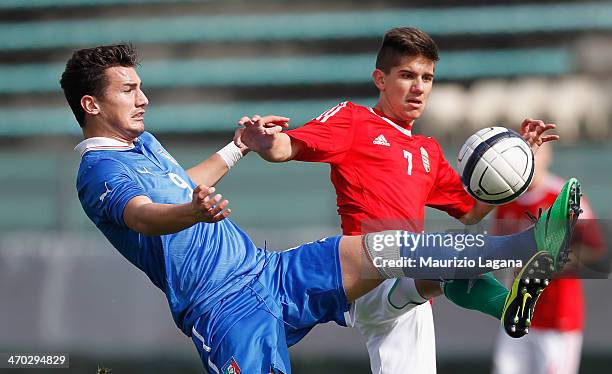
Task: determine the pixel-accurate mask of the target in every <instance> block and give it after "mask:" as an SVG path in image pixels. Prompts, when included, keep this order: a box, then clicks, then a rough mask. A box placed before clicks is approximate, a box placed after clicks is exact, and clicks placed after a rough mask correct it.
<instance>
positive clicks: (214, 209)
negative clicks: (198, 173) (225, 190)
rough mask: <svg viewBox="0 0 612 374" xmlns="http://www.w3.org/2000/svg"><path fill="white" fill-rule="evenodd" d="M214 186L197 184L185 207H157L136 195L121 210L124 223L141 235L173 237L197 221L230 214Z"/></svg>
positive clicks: (155, 204)
mask: <svg viewBox="0 0 612 374" xmlns="http://www.w3.org/2000/svg"><path fill="white" fill-rule="evenodd" d="M214 192H215V188H214V187H208V186H204V185H199V186H197V187H196V188H195V189H194V190H193V199H192V201H191V202H190V203H186V204H157V203H154V202H152V201H151V199H149V197H147V196H136V197H134V198H132V199H131V200H130V201H128V203H127V205H126V206H125V209H124V211H123V219H124V221H125V224H126V225H127V226H128V227H129V228H130V229H132V230H134V231H136V232H139V233H141V234H144V235H150V236H155V235H166V234H174V233H177V232H179V231H182V230H184V229H186V228H188V227H191V226H193V225H195V224H196V223H199V222H208V223H214V222H218V221H221V220H223V219H225V218H227V217H229V215H230V214H231V210H230V209H227V206H228V204H229V201H227V200H221V195H220V194H216V195H214V196H212V194H213V193H214Z"/></svg>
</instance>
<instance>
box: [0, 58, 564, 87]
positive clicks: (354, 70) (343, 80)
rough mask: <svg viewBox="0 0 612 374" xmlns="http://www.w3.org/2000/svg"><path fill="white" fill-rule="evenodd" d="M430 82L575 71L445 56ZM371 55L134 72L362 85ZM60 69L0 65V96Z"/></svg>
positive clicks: (260, 82) (178, 81)
mask: <svg viewBox="0 0 612 374" xmlns="http://www.w3.org/2000/svg"><path fill="white" fill-rule="evenodd" d="M440 57H441V59H440V62H439V63H438V64H437V66H436V79H443V80H444V79H449V80H458V79H459V80H460V79H477V78H484V77H492V76H502V77H507V76H514V75H541V74H544V75H559V74H567V73H571V72H573V71H574V70H575V62H574V61H573V58H572V55H571V53H570V51H569V50H567V49H563V48H534V49H510V50H473V51H458V52H445V53H442V54H441V55H440ZM373 69H374V55H373V54H358V55H322V56H314V57H282V58H281V57H279V58H251V59H242V58H233V59H228V58H223V59H198V60H193V59H192V60H157V61H145V62H144V63H143V66H142V68H139V72H140V75H141V78H142V79H143V82H144V84H145V86H146V87H147V88H160V87H162V88H163V87H210V86H213V87H215V86H224V87H226V86H282V85H312V84H355V83H357V84H368V83H369V82H370V81H371V78H370V74H371V72H372V70H373ZM63 70H64V65H63V64H24V65H0V77H2V79H0V93H5V94H15V93H28V92H54V91H58V92H59V91H60V86H59V83H58V82H59V78H60V76H61V73H62V71H63Z"/></svg>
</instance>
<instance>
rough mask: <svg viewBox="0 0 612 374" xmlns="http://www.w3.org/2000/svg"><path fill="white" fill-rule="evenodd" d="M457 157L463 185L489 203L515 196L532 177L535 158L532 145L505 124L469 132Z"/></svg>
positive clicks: (502, 201)
mask: <svg viewBox="0 0 612 374" xmlns="http://www.w3.org/2000/svg"><path fill="white" fill-rule="evenodd" d="M457 161H458V164H459V175H460V176H461V181H462V182H463V185H464V186H465V189H466V190H467V191H468V192H469V193H470V195H472V196H474V198H476V199H478V200H480V201H483V202H485V203H488V204H495V205H499V204H505V203H507V202H510V201H512V200H514V199H516V198H517V197H519V196H521V194H523V192H525V191H527V188H528V187H529V185H530V184H531V181H532V180H533V173H534V166H535V161H534V157H533V152H532V151H531V147H530V146H529V144H527V142H526V141H525V140H524V139H523V138H522V137H521V136H520V135H519V134H517V133H516V132H514V131H512V130H509V129H507V128H505V127H487V128H485V129H482V130H480V131H478V132H477V133H475V134H474V135H472V136H470V137H469V138H468V140H467V141H466V142H465V144H463V147H461V150H460V151H459V156H458V158H457Z"/></svg>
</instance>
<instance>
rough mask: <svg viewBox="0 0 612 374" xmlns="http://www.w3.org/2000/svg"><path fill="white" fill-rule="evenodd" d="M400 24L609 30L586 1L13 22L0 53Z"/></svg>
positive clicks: (438, 31)
mask: <svg viewBox="0 0 612 374" xmlns="http://www.w3.org/2000/svg"><path fill="white" fill-rule="evenodd" d="M404 25H413V26H416V27H419V28H421V29H423V30H425V31H426V32H428V33H430V34H431V35H433V36H438V35H457V34H468V35H471V34H480V35H485V34H514V33H538V32H560V31H584V30H610V29H612V4H610V3H609V2H591V3H569V4H556V5H553V4H538V5H535V4H532V5H513V6H483V7H452V8H450V7H449V8H412V9H407V8H399V9H385V10H367V11H352V12H351V11H342V12H325V13H322V12H311V13H307V12H295V13H273V14H216V15H201V16H199V15H195V16H168V17H156V18H133V17H130V18H113V19H104V18H96V19H89V20H84V19H79V20H54V21H35V22H16V23H3V24H0V50H19V49H37V48H68V47H69V48H73V47H83V46H92V45H99V44H108V43H116V42H120V41H125V40H129V41H132V42H133V43H135V44H142V43H210V42H223V43H228V42H254V41H279V40H296V41H297V40H324V39H330V40H333V39H345V38H380V35H381V34H382V33H383V32H384V31H385V30H387V29H389V28H391V27H395V26H404ZM238 26H239V27H238Z"/></svg>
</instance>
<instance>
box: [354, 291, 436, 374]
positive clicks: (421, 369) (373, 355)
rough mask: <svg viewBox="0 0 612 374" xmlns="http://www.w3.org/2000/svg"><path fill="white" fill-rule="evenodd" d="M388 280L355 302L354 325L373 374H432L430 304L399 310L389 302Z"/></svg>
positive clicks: (432, 341)
mask: <svg viewBox="0 0 612 374" xmlns="http://www.w3.org/2000/svg"><path fill="white" fill-rule="evenodd" d="M394 283H395V279H388V280H386V281H384V282H383V283H382V284H381V285H380V286H378V287H377V288H375V289H373V290H372V291H370V292H369V293H367V294H366V295H364V296H362V297H361V298H359V299H357V301H356V302H355V317H356V318H355V319H356V321H355V324H356V325H357V328H358V329H359V331H360V332H361V334H363V336H364V337H365V338H366V339H367V343H366V345H367V348H368V354H369V355H370V367H371V369H372V373H374V374H382V373H384V374H402V373H418V374H435V373H436V340H435V333H434V324H433V314H432V312H431V304H430V303H429V302H425V303H423V304H420V305H415V304H409V305H406V306H405V307H403V308H401V309H398V308H396V307H394V306H392V305H391V304H390V303H389V301H388V298H387V296H388V294H389V292H390V291H391V289H392V288H393V284H394Z"/></svg>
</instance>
